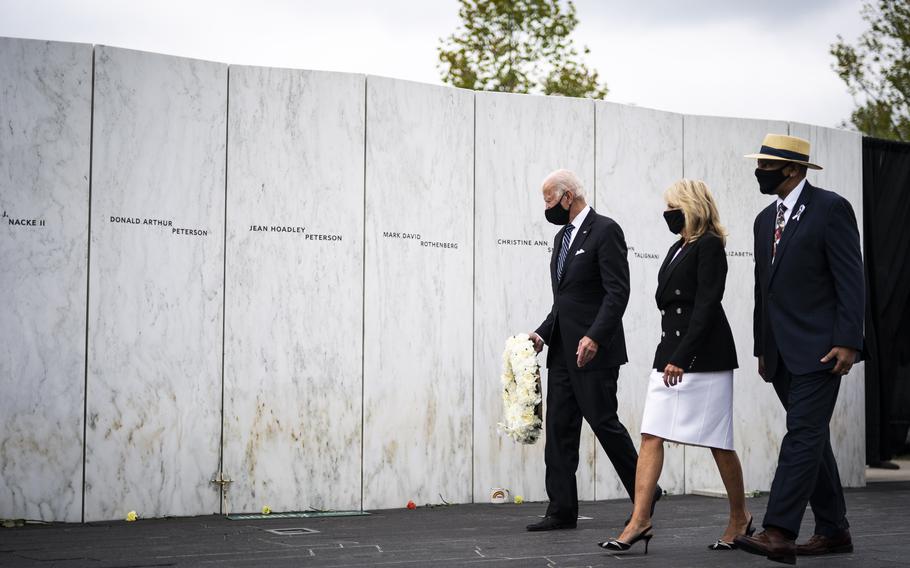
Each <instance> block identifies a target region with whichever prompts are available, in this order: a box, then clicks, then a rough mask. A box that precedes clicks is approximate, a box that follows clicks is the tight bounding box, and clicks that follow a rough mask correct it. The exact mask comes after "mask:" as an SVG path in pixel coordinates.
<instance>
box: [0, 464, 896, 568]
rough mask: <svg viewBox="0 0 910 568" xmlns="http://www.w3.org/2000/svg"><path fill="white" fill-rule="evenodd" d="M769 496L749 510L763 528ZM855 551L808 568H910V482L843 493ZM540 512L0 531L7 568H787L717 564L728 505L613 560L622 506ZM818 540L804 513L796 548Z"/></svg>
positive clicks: (657, 525) (685, 506)
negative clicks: (559, 514) (550, 516)
mask: <svg viewBox="0 0 910 568" xmlns="http://www.w3.org/2000/svg"><path fill="white" fill-rule="evenodd" d="M766 501H767V497H766V496H762V497H757V498H754V499H750V500H749V501H748V503H749V505H750V507H751V509H752V511H753V513H754V514H755V517H756V519H759V520H760V519H761V516H762V513H763V512H764V508H765V503H766ZM847 506H848V511H849V513H848V515H849V519H850V522H851V524H852V529H851V531H852V534H853V542H854V545H855V551H854V553H852V554H843V555H836V556H827V557H816V558H803V557H800V558H799V561H798V565H802V566H813V567H818V568H821V567H825V568H828V567H839V566H850V567H860V566H862V567H866V566H869V567H876V568H878V567H887V566H910V482H894V483H876V484H872V485H869V486H868V487H866V488H864V489H853V490H848V492H847ZM544 510H545V505H544V504H542V503H525V504H522V505H515V504H503V505H488V504H475V505H454V506H446V507H432V508H426V507H418V508H417V509H416V510H407V509H394V510H384V511H374V512H373V514H371V515H369V516H360V517H335V518H318V519H266V520H251V521H232V520H228V519H226V518H224V517H220V516H208V517H192V518H172V519H150V520H143V519H140V520H139V521H137V522H132V523H127V522H125V521H117V522H106V523H90V524H84V525H79V524H51V525H26V526H24V527H18V528H7V529H0V566H15V567H20V566H21V567H39V566H40V567H67V568H69V567H77V566H79V567H81V566H93V567H99V568H113V567H139V566H227V567H246V566H250V567H252V566H256V567H258V566H269V567H271V566H277V567H284V566H288V567H290V566H294V567H297V566H318V567H329V566H337V567H341V566H351V567H354V566H389V567H396V566H400V567H411V566H440V567H452V566H476V567H487V566H489V567H516V568H517V567H525V566H528V567H541V568H544V567H546V568H551V567H582V566H616V567H619V566H634V567H649V566H660V567H673V568H682V567H690V566H691V567H701V568H705V567H715V566H718V567H719V566H781V565H780V564H775V563H772V562H770V561H768V560H766V559H764V558H762V557H758V556H752V555H749V554H746V553H744V552H742V551H732V552H713V551H710V550H708V549H707V545H708V544H709V543H711V542H713V541H714V540H715V539H716V538H717V537H719V536H720V534H721V532H722V529H723V527H724V525H725V523H726V514H727V503H726V501H725V500H723V499H717V498H711V497H697V496H692V495H686V496H667V497H665V498H664V499H662V500H661V501H660V503H659V504H658V506H657V511H656V513H655V518H654V533H655V536H654V539H653V540H652V541H651V546H650V551H649V554H648V555H647V556H646V555H644V554H643V548H642V547H641V545H640V544H639V545H636V547H635V548H633V550H632V551H631V552H630V553H626V554H616V555H613V554H610V553H607V552H605V551H603V550H600V549H599V548H597V546H596V544H595V543H596V542H597V541H600V540H604V539H605V538H607V537H610V536H616V535H617V534H618V533H619V531H620V530H621V526H622V522H623V521H624V519H625V518H626V516H627V515H628V513H629V507H628V502H626V501H599V502H596V503H583V504H582V505H581V509H580V514H581V515H583V516H586V517H591V519H583V520H580V521H579V523H578V528H577V529H574V530H564V531H556V532H547V533H529V532H526V531H525V525H527V524H529V523H532V522H534V521H535V520H536V519H537V516H538V515H540V514H542V513H543V511H544ZM811 532H812V514H811V512H808V511H807V514H806V518H805V520H804V523H803V534H802V535H801V540H803V539H805V538H806V537H808V536H809V535H811Z"/></svg>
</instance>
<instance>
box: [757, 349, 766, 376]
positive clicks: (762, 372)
mask: <svg viewBox="0 0 910 568" xmlns="http://www.w3.org/2000/svg"><path fill="white" fill-rule="evenodd" d="M758 376H759V377H761V378H763V379H764V380H765V381H767V380H768V377H766V376H765V356H764V355H759V356H758Z"/></svg>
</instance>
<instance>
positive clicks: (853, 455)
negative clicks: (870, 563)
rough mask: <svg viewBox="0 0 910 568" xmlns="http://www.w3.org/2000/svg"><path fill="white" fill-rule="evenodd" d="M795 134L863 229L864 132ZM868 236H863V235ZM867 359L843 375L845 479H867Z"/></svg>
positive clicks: (820, 177) (838, 441)
mask: <svg viewBox="0 0 910 568" xmlns="http://www.w3.org/2000/svg"><path fill="white" fill-rule="evenodd" d="M790 134H792V135H793V136H800V137H802V138H805V139H807V140H809V141H810V142H811V144H812V159H813V161H814V162H815V163H817V164H818V165H820V166H822V167H823V168H824V169H823V170H821V171H815V170H809V175H808V178H809V182H810V183H812V184H813V185H815V186H818V187H822V188H824V189H828V190H831V191H834V192H837V193H839V194H840V195H843V196H844V197H845V198H847V199H848V200H849V201H850V203H851V205H853V211H854V212H856V218H857V222H858V223H859V230H860V239H862V230H863V223H862V218H863V137H862V135H861V134H858V133H856V132H848V131H846V130H836V129H833V128H824V127H821V126H810V125H806V124H795V123H791V124H790ZM860 242H862V241H860ZM865 376H866V375H865V364H864V363H860V364H859V365H855V366H854V367H853V369H851V371H850V374H849V375H847V376H846V377H844V378H843V380H842V381H841V387H840V395H839V396H838V399H837V406H836V407H835V409H834V416H833V418H832V420H831V445H832V446H833V448H834V455H835V456H836V457H837V465H838V469H839V470H840V476H841V483H843V484H844V485H845V486H849V487H862V486H864V485H865V484H866V468H865V463H866V390H865V384H864V381H865Z"/></svg>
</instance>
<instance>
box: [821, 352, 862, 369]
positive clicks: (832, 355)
mask: <svg viewBox="0 0 910 568" xmlns="http://www.w3.org/2000/svg"><path fill="white" fill-rule="evenodd" d="M857 353H858V351H857V350H856V349H852V348H850V347H841V346H839V345H835V346H834V347H832V348H831V351H828V354H827V355H825V356H824V357H822V363H827V362H829V361H833V360H835V359H836V360H837V363H835V364H834V368H833V369H831V374H833V375H846V374H847V373H849V372H850V368H851V367H853V363H855V362H856V354H857Z"/></svg>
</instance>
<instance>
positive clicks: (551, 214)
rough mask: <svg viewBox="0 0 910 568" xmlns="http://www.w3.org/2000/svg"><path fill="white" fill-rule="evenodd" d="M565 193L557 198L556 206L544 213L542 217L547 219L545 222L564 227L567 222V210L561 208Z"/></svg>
mask: <svg viewBox="0 0 910 568" xmlns="http://www.w3.org/2000/svg"><path fill="white" fill-rule="evenodd" d="M565 195H566V194H565V193H563V194H562V196H561V197H560V198H559V200H558V201H557V202H556V205H554V206H553V207H549V208H547V209H546V210H545V211H544V215H545V216H546V218H547V221H549V222H551V223H553V224H554V225H565V224H566V223H568V222H569V210H568V209H563V208H562V205H561V203H562V198H563V197H565Z"/></svg>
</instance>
